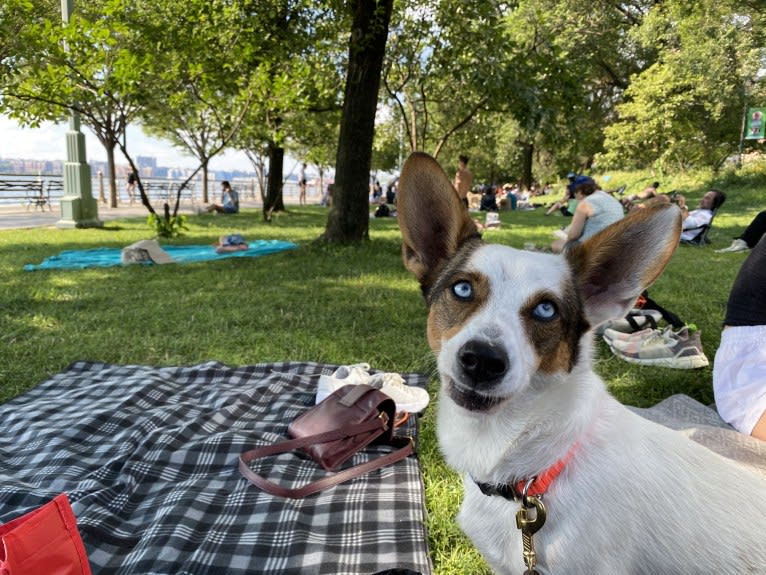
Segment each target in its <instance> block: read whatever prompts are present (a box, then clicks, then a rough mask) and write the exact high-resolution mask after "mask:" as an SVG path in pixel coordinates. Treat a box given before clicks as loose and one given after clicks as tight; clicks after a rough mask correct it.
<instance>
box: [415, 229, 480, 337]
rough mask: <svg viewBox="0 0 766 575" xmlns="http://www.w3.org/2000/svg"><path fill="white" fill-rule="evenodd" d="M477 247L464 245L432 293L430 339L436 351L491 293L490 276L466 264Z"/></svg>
mask: <svg viewBox="0 0 766 575" xmlns="http://www.w3.org/2000/svg"><path fill="white" fill-rule="evenodd" d="M475 244H478V242H476V243H475ZM474 247H475V245H469V246H466V247H465V248H464V249H462V250H461V251H460V253H459V254H458V256H457V257H455V258H454V259H453V260H452V261H451V262H450V265H449V266H448V267H447V268H446V269H445V270H444V271H443V272H442V273H441V274H440V276H439V278H438V280H437V281H436V283H435V284H434V285H433V287H432V288H431V290H430V291H429V293H428V304H429V307H430V313H429V316H428V343H429V345H430V346H431V349H433V350H434V351H437V352H438V351H439V349H440V348H441V342H442V341H444V340H446V339H450V338H451V337H452V336H454V335H455V334H456V333H457V332H458V331H460V329H461V328H462V327H463V326H464V325H465V323H466V322H467V321H469V319H470V318H471V317H472V316H473V315H474V314H476V313H477V312H478V311H479V310H480V309H481V308H482V306H484V305H485V304H486V302H487V299H488V298H489V297H490V289H489V280H488V279H487V277H486V276H484V275H483V274H481V273H478V272H476V271H474V270H469V269H468V268H467V265H466V264H467V261H468V258H469V256H470V254H471V253H472V252H473V248H474Z"/></svg>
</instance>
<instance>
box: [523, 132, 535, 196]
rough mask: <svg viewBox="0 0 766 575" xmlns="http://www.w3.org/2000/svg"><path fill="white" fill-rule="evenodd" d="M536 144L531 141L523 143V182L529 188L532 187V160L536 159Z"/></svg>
mask: <svg viewBox="0 0 766 575" xmlns="http://www.w3.org/2000/svg"><path fill="white" fill-rule="evenodd" d="M534 152H535V145H534V144H532V143H530V142H522V144H521V153H522V158H521V184H522V185H523V186H524V187H525V188H526V189H527V190H528V189H530V188H531V187H532V181H533V180H532V160H533V159H534Z"/></svg>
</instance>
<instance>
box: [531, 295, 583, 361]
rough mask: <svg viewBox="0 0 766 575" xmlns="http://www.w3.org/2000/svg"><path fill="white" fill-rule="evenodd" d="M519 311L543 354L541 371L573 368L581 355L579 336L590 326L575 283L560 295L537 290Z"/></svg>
mask: <svg viewBox="0 0 766 575" xmlns="http://www.w3.org/2000/svg"><path fill="white" fill-rule="evenodd" d="M520 314H521V321H522V324H523V325H524V329H525V331H526V333H527V334H528V337H529V341H530V342H531V344H532V347H533V348H534V350H535V351H536V353H537V356H538V357H539V358H540V367H539V369H540V371H542V372H543V373H555V372H569V371H571V370H572V368H573V367H574V365H575V364H576V363H577V361H578V358H579V355H580V339H581V338H582V336H583V334H584V333H585V332H586V331H587V329H588V327H589V325H588V322H587V321H586V319H585V316H584V312H583V307H582V304H581V303H580V299H579V297H578V295H577V291H576V289H575V287H574V286H573V285H572V284H571V283H568V284H566V285H565V286H564V288H563V290H562V295H561V296H556V295H555V294H553V293H552V292H549V291H540V292H537V293H535V294H534V295H533V296H532V297H530V298H529V299H528V300H527V302H526V303H525V304H524V305H523V306H522V308H521V310H520Z"/></svg>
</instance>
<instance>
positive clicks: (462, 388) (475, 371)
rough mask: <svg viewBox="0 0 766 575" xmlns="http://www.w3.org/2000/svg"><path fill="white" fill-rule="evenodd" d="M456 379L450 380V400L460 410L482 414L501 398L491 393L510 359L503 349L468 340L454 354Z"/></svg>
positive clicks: (503, 374) (500, 379)
mask: <svg viewBox="0 0 766 575" xmlns="http://www.w3.org/2000/svg"><path fill="white" fill-rule="evenodd" d="M457 361H458V370H459V377H458V378H457V380H456V381H452V382H451V385H450V389H449V393H450V397H451V398H452V399H453V400H454V401H455V402H456V403H457V404H458V405H460V406H461V407H464V408H466V409H468V410H471V411H484V410H487V409H490V408H491V407H492V406H494V405H496V404H497V403H498V402H499V400H500V399H501V398H499V397H496V396H493V394H492V390H493V389H494V388H495V386H497V384H499V383H500V382H501V381H502V380H503V378H504V377H505V374H506V373H507V372H508V367H509V360H508V354H507V352H506V351H505V348H504V347H503V346H501V345H497V344H494V343H491V342H487V341H479V340H471V341H469V342H466V343H465V344H463V346H462V347H461V348H460V350H459V351H458V354H457Z"/></svg>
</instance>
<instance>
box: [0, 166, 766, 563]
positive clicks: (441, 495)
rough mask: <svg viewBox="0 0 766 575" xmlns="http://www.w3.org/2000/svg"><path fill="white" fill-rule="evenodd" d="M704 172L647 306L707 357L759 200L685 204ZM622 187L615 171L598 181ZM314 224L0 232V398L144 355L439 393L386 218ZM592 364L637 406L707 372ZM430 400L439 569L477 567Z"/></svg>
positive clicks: (512, 222)
mask: <svg viewBox="0 0 766 575" xmlns="http://www.w3.org/2000/svg"><path fill="white" fill-rule="evenodd" d="M649 179H652V178H649ZM715 183H717V184H718V185H719V186H720V187H721V188H722V189H724V190H725V191H726V192H727V193H728V195H729V199H728V201H727V202H726V204H725V205H724V207H723V209H722V211H721V212H720V214H719V215H718V217H717V218H716V221H715V228H714V230H713V231H712V232H711V235H710V238H711V240H712V242H713V243H712V246H707V247H704V248H694V247H686V246H682V247H680V248H679V249H678V250H677V252H676V254H675V255H674V256H673V259H672V261H671V263H670V265H669V267H668V269H667V270H666V272H665V273H664V274H663V276H662V277H661V278H660V279H659V280H658V282H657V283H656V284H655V286H654V287H652V288H651V290H650V294H651V296H652V297H653V298H654V299H655V300H656V301H657V302H659V303H660V304H661V305H663V306H665V307H666V308H668V309H669V310H671V311H673V312H675V313H676V314H678V315H679V316H680V317H681V318H682V319H684V320H685V321H687V322H689V323H694V324H696V325H697V326H698V327H699V328H700V329H701V330H702V341H703V345H704V348H705V352H706V354H707V355H708V357H709V359H710V360H711V363H712V359H713V357H714V355H715V350H716V348H717V347H718V344H719V338H720V326H721V321H722V318H723V315H724V311H725V306H726V300H727V296H728V291H729V288H730V287H731V284H732V281H733V279H734V277H735V275H736V273H737V271H738V269H739V266H740V265H741V263H742V261H743V260H744V258H745V254H715V253H713V250H714V249H717V248H721V247H725V246H727V245H729V243H730V241H731V238H732V237H733V236H734V235H736V234H738V233H739V232H740V231H741V230H742V229H743V228H744V227H745V226H746V225H747V224H748V223H749V221H750V220H751V219H752V217H753V216H754V215H755V214H756V213H757V212H758V211H760V210H761V209H764V208H766V206H764V202H763V199H762V197H763V196H762V193H763V192H762V190H764V189H766V186H765V185H764V178H763V176H761V175H759V173H756V172H753V173H749V174H744V175H740V176H737V177H734V176H729V177H727V179H726V180H725V181H719V182H714V181H711V180H708V181H701V180H697V181H694V182H688V181H687V182H686V183H685V187H684V188H683V189H684V190H685V191H687V192H688V198H689V199H690V201H689V204H690V205H693V206H696V204H697V202H698V201H699V198H700V197H701V196H702V194H703V193H704V191H705V189H706V187H708V186H711V185H713V184H715ZM619 184H620V182H619V181H618V177H617V176H614V177H613V179H611V181H610V185H614V187H617V185H619ZM663 185H664V184H663ZM665 187H666V188H667V189H663V191H669V190H670V189H672V188H671V187H670V186H669V185H668V186H665ZM546 199H547V200H548V201H553V199H554V198H546ZM555 199H557V198H555ZM325 220H326V211H325V210H324V209H323V208H319V207H304V208H298V207H293V208H291V209H290V210H289V212H288V213H286V214H279V215H277V216H276V217H275V218H274V221H273V222H272V223H270V224H266V223H264V222H263V221H262V217H261V214H260V212H258V211H246V212H244V213H240V214H237V215H233V216H212V215H206V216H197V217H191V218H190V230H189V231H188V232H187V234H186V235H185V236H184V237H182V238H180V239H177V240H172V242H173V243H176V244H199V243H213V242H215V241H216V239H217V238H218V236H220V235H222V234H224V233H233V232H239V233H242V234H243V235H244V236H245V237H246V238H249V239H258V238H263V239H280V240H289V241H294V242H296V243H298V244H299V245H300V248H299V249H298V250H293V251H289V252H284V253H280V254H275V255H269V256H266V257H262V258H239V259H229V260H221V261H216V262H211V263H198V264H186V265H170V266H129V267H118V268H106V269H91V270H80V271H38V272H25V271H22V267H23V265H24V264H26V263H39V262H40V261H42V259H43V258H45V257H47V256H51V255H54V254H57V253H58V252H60V251H62V250H67V249H86V248H95V247H123V246H126V245H128V244H130V243H133V242H134V241H137V240H139V239H144V238H147V237H150V234H149V231H148V228H147V226H146V224H145V222H144V220H143V219H141V218H136V219H129V220H118V221H113V222H109V223H108V224H107V225H106V227H105V228H104V229H91V230H58V229H52V228H48V229H31V230H9V231H0V272H1V273H2V278H3V281H2V282H1V283H0V308H1V309H2V313H0V342H1V343H0V402H2V401H7V400H8V399H10V398H11V397H14V396H16V395H18V394H20V393H23V392H24V391H25V390H28V389H30V388H32V387H34V386H35V385H36V384H37V383H39V382H41V381H43V380H44V379H46V378H47V377H48V376H50V375H51V374H53V373H56V372H58V371H61V370H63V369H64V368H66V366H67V365H68V364H69V363H71V362H72V361H75V360H80V359H88V360H99V361H105V362H111V363H117V364H153V365H190V364H194V363H198V362H201V361H205V360H211V359H214V360H218V361H221V362H224V363H227V364H231V365H238V364H249V363H256V362H265V361H277V360H296V361H299V360H300V361H317V362H325V363H337V364H348V363H357V362H360V361H366V362H369V363H370V364H372V366H373V367H375V368H380V369H385V370H389V371H400V372H401V371H418V372H424V373H428V374H429V375H430V376H431V381H432V383H431V392H432V397H434V398H435V397H436V392H437V383H436V380H435V377H434V365H435V364H434V361H433V359H432V357H431V354H430V351H429V349H428V347H427V344H426V337H425V322H426V309H425V306H424V304H423V301H422V298H421V296H420V293H419V290H418V287H417V285H416V282H415V280H414V278H412V277H411V276H410V275H409V274H408V273H407V272H406V271H405V270H404V268H403V265H402V263H401V256H400V234H399V230H398V227H397V224H396V220H395V219H391V218H389V219H383V220H372V221H371V222H370V236H371V240H370V241H369V242H366V243H364V244H363V245H360V246H349V247H336V246H326V245H322V244H317V243H314V241H313V240H314V239H315V238H317V237H318V236H319V235H320V233H321V232H322V231H323V228H324V224H325ZM501 220H502V222H503V224H502V225H503V227H502V229H500V230H492V231H489V232H487V233H486V234H485V238H486V239H487V240H488V241H492V242H498V243H503V244H508V245H511V246H514V247H519V248H520V247H521V246H523V245H524V243H526V242H535V243H537V244H538V245H545V244H548V243H549V242H550V240H551V231H552V230H554V229H555V228H556V227H559V226H561V225H564V224H565V223H566V220H565V219H564V218H563V217H560V216H550V217H545V216H544V215H543V210H536V211H534V212H503V213H502V214H501ZM625 257H628V258H634V257H641V254H640V253H626V254H625ZM595 364H596V370H597V371H598V372H599V373H600V374H601V375H602V376H603V377H604V379H605V380H606V382H607V383H608V386H609V388H610V390H611V391H612V392H613V393H614V394H615V395H616V396H617V397H618V398H619V399H620V400H621V401H623V402H624V403H628V404H632V405H640V406H648V405H652V404H654V403H656V402H657V401H659V400H661V399H663V398H665V397H667V396H669V395H672V394H675V393H684V394H687V395H690V396H692V397H694V398H695V399H698V400H699V401H702V402H703V403H711V402H712V400H713V394H712V388H711V373H712V370H711V368H705V369H702V370H696V371H681V370H669V369H662V368H645V367H639V366H634V365H630V364H627V363H625V362H622V361H621V360H619V359H617V358H615V357H614V356H612V355H611V353H610V352H609V350H608V348H607V347H606V346H605V345H604V344H603V343H602V344H600V346H599V347H598V350H597V357H596V362H595ZM435 404H436V400H435V401H434V406H433V407H430V408H429V410H428V411H427V413H426V415H425V416H424V417H423V420H422V421H423V426H422V441H421V443H420V458H421V462H422V466H423V475H424V480H425V484H426V497H427V502H428V517H429V525H428V529H429V535H430V540H429V545H430V548H431V552H432V557H433V561H434V566H435V572H436V573H439V574H440V575H449V574H458V573H461V574H462V573H468V572H471V573H489V570H488V569H487V568H486V567H485V566H484V564H483V562H482V561H481V559H480V558H479V556H478V554H477V553H476V552H475V551H474V550H473V548H472V547H471V545H470V543H468V541H467V540H466V539H465V538H464V537H463V536H462V535H461V534H460V532H459V530H458V528H457V527H456V525H455V521H454V516H455V513H456V511H457V507H458V505H459V500H460V493H461V486H460V480H459V479H458V478H457V477H456V476H455V475H454V474H452V473H451V472H450V471H449V470H448V469H446V468H445V466H444V465H443V463H442V460H441V456H440V454H439V451H438V447H437V446H436V442H435V435H434V429H433V423H434V419H435V418H434V407H435ZM232 473H236V470H232Z"/></svg>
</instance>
